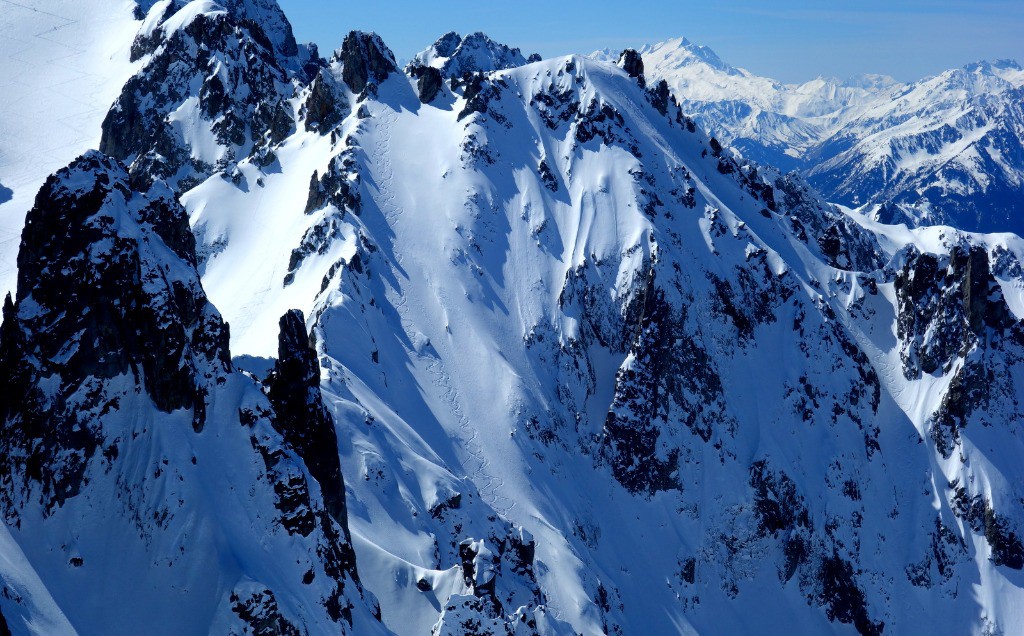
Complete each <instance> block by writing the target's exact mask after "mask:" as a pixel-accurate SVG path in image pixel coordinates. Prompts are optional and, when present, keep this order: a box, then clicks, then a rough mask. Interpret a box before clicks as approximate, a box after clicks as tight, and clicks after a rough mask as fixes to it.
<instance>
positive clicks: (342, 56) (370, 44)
mask: <svg viewBox="0 0 1024 636" xmlns="http://www.w3.org/2000/svg"><path fill="white" fill-rule="evenodd" d="M334 61H340V62H341V63H342V65H343V68H342V73H341V78H342V80H344V82H345V83H346V84H347V85H348V87H349V88H350V89H352V92H354V93H362V92H363V91H364V90H365V89H366V88H367V86H376V85H377V84H380V83H381V82H383V81H384V80H386V79H387V78H388V75H390V74H391V73H393V72H395V71H397V70H398V64H396V63H395V56H394V54H393V53H392V52H391V50H390V49H388V47H387V46H386V45H385V44H384V41H383V40H381V39H380V36H379V35H377V34H376V33H364V32H362V31H351V32H349V34H348V35H346V36H345V40H344V41H343V42H342V44H341V48H340V49H338V50H337V51H335V53H334V59H333V60H332V62H334ZM371 90H373V89H371Z"/></svg>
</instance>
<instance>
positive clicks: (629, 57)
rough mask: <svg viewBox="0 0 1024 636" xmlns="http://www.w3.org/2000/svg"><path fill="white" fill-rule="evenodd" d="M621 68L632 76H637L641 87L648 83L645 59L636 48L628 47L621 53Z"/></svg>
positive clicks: (619, 63)
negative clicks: (645, 72)
mask: <svg viewBox="0 0 1024 636" xmlns="http://www.w3.org/2000/svg"><path fill="white" fill-rule="evenodd" d="M618 65H619V68H621V69H622V70H624V71H626V74H628V75H629V76H630V77H635V78H636V81H637V83H638V84H640V86H641V88H642V87H644V86H646V85H647V80H646V79H645V78H644V59H643V58H642V57H640V54H639V53H637V51H636V49H626V50H625V51H623V52H622V54H620V55H619V62H618Z"/></svg>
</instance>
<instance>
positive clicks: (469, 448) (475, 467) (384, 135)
mask: <svg viewBox="0 0 1024 636" xmlns="http://www.w3.org/2000/svg"><path fill="white" fill-rule="evenodd" d="M397 121H398V115H397V114H396V113H395V112H394V111H392V110H390V109H389V110H388V112H387V114H386V115H384V117H383V118H382V120H381V125H380V126H379V129H380V135H379V136H378V140H377V144H376V145H375V147H374V162H375V163H376V164H377V165H378V166H379V175H380V181H379V183H378V186H377V191H378V193H379V194H380V200H379V202H378V205H379V206H380V208H381V212H382V213H383V215H384V218H385V219H386V220H387V222H388V224H389V225H390V226H391V229H392V231H395V235H396V237H397V231H396V230H397V227H398V224H399V223H400V222H401V219H402V216H403V215H404V214H405V210H404V209H403V208H402V207H401V206H399V205H398V204H397V203H395V199H396V198H397V196H398V195H397V194H396V193H395V191H394V189H393V188H392V183H393V182H394V179H395V170H394V166H393V165H392V162H391V154H392V148H391V129H392V127H393V126H394V125H395V122H397ZM393 253H394V255H395V260H396V261H397V263H398V266H399V269H400V270H402V271H404V270H405V267H404V262H403V258H402V254H403V252H402V250H393ZM435 291H436V293H437V294H438V295H439V296H440V295H442V294H443V293H442V292H441V290H435ZM395 292H396V294H397V300H396V302H395V303H394V307H395V310H396V311H397V312H398V317H399V320H400V322H401V324H402V330H403V331H405V333H406V335H409V334H411V333H413V331H414V325H413V322H412V321H411V320H410V319H409V318H408V313H409V308H408V303H409V298H408V296H407V295H406V294H405V293H403V292H401V290H398V289H396V290H395ZM442 300H443V299H442ZM443 304H444V303H443ZM445 305H446V306H447V304H445ZM430 346H431V348H433V345H432V344H431V345H430ZM410 353H414V354H416V355H417V356H419V357H420V358H429V360H428V361H427V364H426V369H427V371H429V372H430V374H431V375H433V376H434V380H433V384H434V386H435V387H437V388H438V389H439V390H440V396H441V399H442V400H443V401H444V402H445V403H446V404H448V405H449V407H450V411H451V413H452V414H453V415H455V416H456V418H458V426H459V430H460V431H461V432H462V438H463V448H465V450H466V452H467V453H468V454H469V459H470V461H469V462H467V465H466V466H465V468H466V470H467V473H468V474H469V475H471V481H472V482H473V484H474V485H475V487H476V489H477V492H479V493H480V498H481V499H483V501H484V502H485V503H487V505H489V506H490V507H491V508H493V509H494V510H495V511H496V512H498V513H499V514H500V515H501V516H503V517H506V518H507V517H508V514H509V512H510V511H511V510H512V508H514V507H515V505H516V504H515V501H514V500H513V499H511V498H510V497H506V496H504V495H500V494H498V491H499V489H501V488H502V487H503V486H504V485H505V482H504V480H503V479H501V478H499V477H495V476H494V475H493V474H492V473H490V472H489V471H488V470H487V468H488V466H490V460H488V459H487V458H486V457H484V452H483V446H481V444H480V442H479V440H478V437H479V436H480V432H479V430H477V428H476V427H475V426H473V425H472V424H471V423H470V421H469V416H467V415H466V413H465V411H464V410H463V408H462V400H461V399H460V397H459V393H458V391H457V390H456V389H455V386H454V385H453V384H452V381H451V374H450V373H448V371H447V370H446V369H445V366H444V361H443V360H441V356H440V355H439V354H438V353H437V351H436V349H435V354H434V355H431V356H427V355H424V354H421V353H417V352H415V351H411V352H410Z"/></svg>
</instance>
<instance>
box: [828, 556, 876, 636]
mask: <svg viewBox="0 0 1024 636" xmlns="http://www.w3.org/2000/svg"><path fill="white" fill-rule="evenodd" d="M818 579H819V581H820V582H821V592H820V593H819V595H818V598H817V600H818V602H819V603H821V604H822V605H824V606H825V614H826V615H827V616H828V619H829V620H830V621H839V622H840V623H853V626H854V627H855V628H856V629H857V633H859V634H862V635H863V636H878V635H879V634H881V633H882V632H883V631H884V630H885V623H883V622H876V621H874V620H872V619H871V616H870V615H869V614H868V609H867V599H866V598H865V596H864V590H862V589H860V587H859V586H858V585H857V582H856V579H855V578H854V572H853V566H851V565H850V563H849V562H848V561H846V560H844V559H842V558H841V557H840V556H839V555H838V554H833V555H832V556H829V557H827V558H824V559H822V561H821V565H820V566H819V570H818Z"/></svg>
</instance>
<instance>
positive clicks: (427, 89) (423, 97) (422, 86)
mask: <svg viewBox="0 0 1024 636" xmlns="http://www.w3.org/2000/svg"><path fill="white" fill-rule="evenodd" d="M409 74H410V75H411V76H412V77H413V78H414V79H415V80H416V92H417V94H418V95H419V98H420V101H421V102H423V103H424V104H429V103H430V102H432V101H434V98H435V97H437V94H438V93H439V92H441V88H442V87H443V86H444V78H442V77H441V71H439V70H437V69H436V68H434V67H432V66H413V67H412V68H411V69H410V71H409Z"/></svg>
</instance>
